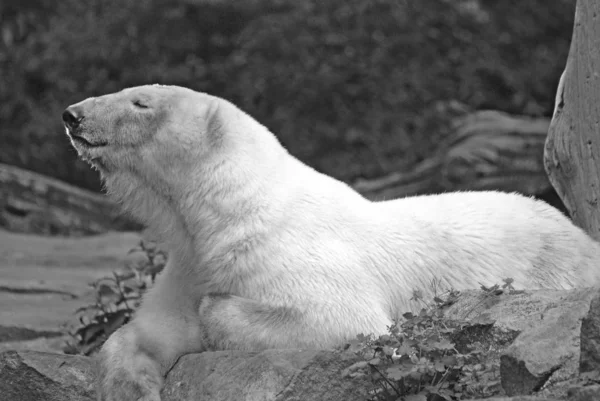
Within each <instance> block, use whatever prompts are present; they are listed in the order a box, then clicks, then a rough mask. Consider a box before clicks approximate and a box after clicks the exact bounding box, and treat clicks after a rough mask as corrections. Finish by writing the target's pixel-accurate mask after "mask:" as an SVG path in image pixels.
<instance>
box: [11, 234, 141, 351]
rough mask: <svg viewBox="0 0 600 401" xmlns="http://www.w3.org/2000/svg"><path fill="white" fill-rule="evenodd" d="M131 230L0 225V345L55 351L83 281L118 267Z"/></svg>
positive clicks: (84, 289) (83, 297) (83, 292)
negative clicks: (31, 231)
mask: <svg viewBox="0 0 600 401" xmlns="http://www.w3.org/2000/svg"><path fill="white" fill-rule="evenodd" d="M139 241H140V235H139V234H137V233H109V234H103V235H98V236H92V237H86V238H79V239H76V238H50V237H38V236H30V235H23V234H14V233H9V232H7V231H4V230H0V277H1V278H2V280H1V281H0V350H6V349H21V350H23V349H29V350H39V351H54V352H57V351H60V350H61V349H62V347H63V346H64V342H65V339H66V337H65V336H64V334H65V327H64V324H65V323H67V322H68V321H72V320H73V318H74V312H75V310H76V309H77V308H79V307H81V306H83V305H86V304H88V303H92V302H93V301H94V293H93V289H92V288H91V287H89V285H88V284H89V283H91V282H93V281H95V280H97V279H99V278H101V277H104V276H110V275H112V271H113V270H116V269H119V268H121V267H123V265H124V261H125V258H126V255H127V252H128V251H129V249H131V248H133V247H135V246H136V244H137V243H138V242H139Z"/></svg>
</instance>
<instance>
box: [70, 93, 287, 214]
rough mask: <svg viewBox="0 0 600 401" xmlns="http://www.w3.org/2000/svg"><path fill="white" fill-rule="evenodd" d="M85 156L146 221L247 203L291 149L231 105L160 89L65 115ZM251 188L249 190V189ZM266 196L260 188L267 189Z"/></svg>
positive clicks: (92, 102)
mask: <svg viewBox="0 0 600 401" xmlns="http://www.w3.org/2000/svg"><path fill="white" fill-rule="evenodd" d="M62 119H63V122H64V125H65V128H66V131H67V135H68V136H69V139H70V140H71V143H72V145H73V146H74V147H75V149H76V150H77V152H78V154H79V155H80V157H81V158H82V159H84V160H86V161H88V162H89V163H90V164H92V165H93V166H94V167H96V168H97V169H98V170H99V171H100V172H101V174H102V177H103V178H104V181H105V184H106V187H107V189H108V192H109V194H111V195H113V197H115V198H116V200H117V201H119V202H120V203H122V204H123V206H124V207H125V209H127V210H129V211H131V212H132V213H134V214H135V215H137V216H138V217H141V218H142V219H143V220H146V221H148V220H152V219H156V217H157V216H158V214H160V213H161V210H162V211H164V210H167V209H182V208H190V206H189V205H191V204H198V203H201V202H205V203H213V204H217V203H218V204H225V203H226V202H227V201H228V200H231V199H234V200H237V201H239V202H243V201H245V200H246V199H244V198H247V196H246V195H236V196H235V197H232V196H230V195H231V193H232V192H233V191H238V192H244V193H247V192H248V191H251V192H256V191H257V190H258V189H257V188H258V187H262V186H263V185H264V181H265V180H267V179H268V177H269V176H272V175H273V172H274V171H277V169H276V168H274V166H276V165H277V164H276V162H275V159H276V158H279V157H280V155H281V154H282V152H285V150H284V149H283V148H282V147H281V146H280V145H279V142H278V141H277V140H276V139H275V136H274V135H273V134H271V133H270V132H269V131H268V130H267V129H266V128H265V127H264V126H262V125H260V124H259V123H258V122H257V121H256V120H254V119H253V118H252V117H250V116H249V115H247V114H245V113H244V112H243V111H241V110H240V109H238V108H237V107H236V106H234V105H233V104H231V103H230V102H228V101H226V100H224V99H221V98H218V97H215V96H211V95H208V94H205V93H200V92H195V91H193V90H190V89H187V88H183V87H177V86H162V85H146V86H139V87H133V88H129V89H125V90H122V91H120V92H117V93H112V94H108V95H104V96H99V97H93V98H88V99H86V100H84V101H82V102H79V103H76V104H73V105H71V106H69V107H68V108H67V109H66V110H65V111H64V112H63V115H62ZM248 188H251V189H248ZM261 190H262V189H261Z"/></svg>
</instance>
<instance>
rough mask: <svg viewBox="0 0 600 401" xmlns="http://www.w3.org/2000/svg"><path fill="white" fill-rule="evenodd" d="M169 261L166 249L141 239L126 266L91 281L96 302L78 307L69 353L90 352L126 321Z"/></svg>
mask: <svg viewBox="0 0 600 401" xmlns="http://www.w3.org/2000/svg"><path fill="white" fill-rule="evenodd" d="M166 261H167V254H166V252H164V251H162V250H160V249H159V248H158V247H157V246H156V244H155V243H154V242H149V241H140V243H139V244H138V245H137V246H136V247H135V248H133V249H131V250H130V251H129V252H128V254H127V258H126V261H125V266H124V267H125V269H124V270H123V271H120V272H116V271H113V275H112V276H109V277H103V278H101V279H99V280H97V281H95V282H93V283H91V284H90V286H91V287H92V288H94V293H95V302H94V303H92V304H90V305H85V306H83V307H81V308H78V309H77V310H76V311H75V314H76V315H77V318H78V322H79V325H78V326H77V327H75V328H74V330H72V331H71V332H70V333H69V334H70V335H71V337H72V340H71V341H70V342H69V343H68V344H67V346H66V348H65V350H64V351H65V352H66V353H71V354H83V355H91V354H93V353H94V352H95V351H97V350H98V349H99V347H100V346H101V345H102V344H103V343H104V341H105V340H106V339H107V338H108V337H109V336H110V335H111V334H112V333H113V332H114V331H115V330H117V329H118V328H119V327H121V326H122V325H124V324H125V323H127V322H128V321H129V320H130V319H131V317H132V316H133V314H134V312H135V310H136V309H137V308H138V307H139V304H140V299H141V297H142V294H143V293H144V292H145V291H146V290H147V289H148V288H149V287H150V286H152V284H153V283H154V280H155V279H156V276H157V274H159V273H160V272H161V271H162V269H163V268H164V266H165V264H166Z"/></svg>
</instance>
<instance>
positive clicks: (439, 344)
mask: <svg viewBox="0 0 600 401" xmlns="http://www.w3.org/2000/svg"><path fill="white" fill-rule="evenodd" d="M431 346H432V347H434V348H437V349H440V350H451V349H454V344H453V343H451V342H450V341H448V340H445V339H444V340H441V341H436V342H434V343H432V344H431Z"/></svg>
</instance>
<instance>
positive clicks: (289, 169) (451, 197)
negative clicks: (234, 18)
mask: <svg viewBox="0 0 600 401" xmlns="http://www.w3.org/2000/svg"><path fill="white" fill-rule="evenodd" d="M139 93H143V94H144V95H145V96H147V97H149V98H151V99H152V102H154V103H153V107H154V108H155V109H156V110H159V109H160V110H164V108H165V107H167V110H168V113H167V114H166V117H165V118H166V119H167V121H168V123H167V124H165V126H164V127H161V128H160V129H157V132H153V133H151V135H150V134H148V133H147V132H146V131H144V132H142V133H139V132H135V129H134V128H130V131H127V130H124V131H123V132H108V131H107V133H106V134H105V135H106V137H107V138H112V139H111V140H113V142H114V143H116V145H115V146H114V147H112V148H111V147H109V148H107V149H79V150H80V152H81V153H82V156H84V157H87V158H94V157H100V158H102V160H104V164H105V167H106V170H105V171H103V175H104V178H105V180H106V186H107V188H108V190H109V193H111V194H112V195H113V196H114V197H115V198H116V199H118V200H119V201H121V202H122V204H123V206H124V207H125V209H127V210H129V211H130V212H132V213H133V214H135V215H136V216H138V217H140V218H142V219H144V221H146V222H147V223H148V224H149V225H150V229H151V231H152V232H153V233H154V234H155V235H157V236H159V237H160V238H162V239H164V240H165V241H167V242H168V243H169V248H170V252H171V253H170V260H169V264H168V266H167V268H166V270H165V272H164V273H162V275H161V277H160V278H159V281H158V283H157V286H156V288H154V289H153V290H152V291H150V292H149V294H147V297H146V299H145V301H144V304H143V306H142V308H141V309H140V311H139V313H138V316H137V317H136V319H135V320H134V324H135V325H137V326H136V327H137V328H138V332H139V333H144V334H143V335H144V336H147V337H152V339H151V340H148V341H147V342H148V343H151V344H157V345H156V348H157V349H158V348H159V345H160V347H162V348H160V349H161V350H162V351H160V352H162V353H163V354H164V355H165V357H164V358H162V359H161V357H157V359H158V360H163V361H168V362H163V363H164V364H165V365H169V363H172V362H173V361H172V359H173V356H174V355H180V354H181V353H185V352H191V351H193V350H200V349H203V346H202V345H201V344H199V340H198V338H200V337H201V336H202V334H201V333H200V331H201V329H198V327H197V326H198V324H199V322H200V323H201V322H203V321H202V320H200V321H198V320H197V316H195V314H196V313H198V312H200V316H203V315H205V314H207V313H209V312H207V311H208V310H209V309H210V308H209V303H208V301H206V303H205V301H203V299H205V298H203V297H204V296H206V295H208V294H211V293H226V294H231V295H235V296H236V297H239V298H235V299H234V300H230V301H226V302H225V301H224V302H222V303H220V304H216V305H217V306H215V308H216V309H215V310H218V311H219V313H218V314H215V316H221V317H220V318H219V317H215V318H214V319H221V320H222V321H223V322H224V323H222V324H223V325H229V326H228V327H230V329H229V330H230V331H231V332H236V330H237V331H240V330H241V331H244V330H247V331H252V330H254V332H253V333H254V334H256V333H259V332H260V333H259V334H256V336H258V338H260V340H256V341H257V343H258V341H262V342H264V346H297V345H309V346H318V347H328V346H333V345H336V344H341V342H342V341H344V340H345V339H348V338H351V337H353V336H355V335H356V334H358V333H360V332H362V333H371V332H373V333H376V334H380V333H383V332H385V331H386V326H388V325H390V324H391V323H392V319H394V318H397V317H398V316H399V315H401V314H402V313H403V312H406V311H409V310H415V309H418V308H420V307H421V306H422V305H421V304H419V303H416V302H414V301H411V300H410V299H411V297H412V295H413V291H414V290H421V291H422V292H423V295H424V297H425V299H428V298H430V297H431V296H432V292H431V288H432V287H431V283H432V280H441V281H442V283H443V284H445V286H446V288H454V289H457V290H461V289H468V288H478V287H479V285H480V284H485V285H494V284H501V283H502V279H504V278H508V277H511V278H513V279H514V285H515V287H517V288H524V289H535V288H555V289H569V288H574V287H584V286H591V285H595V284H598V282H599V277H600V266H598V265H599V261H600V246H599V245H598V244H597V243H596V242H595V241H593V240H592V239H591V238H589V237H588V236H587V235H586V234H585V233H584V232H583V231H582V230H580V229H579V228H577V227H575V226H574V225H573V224H572V223H571V222H570V220H569V219H567V218H566V217H564V216H563V215H562V214H561V213H560V212H559V211H557V210H556V209H554V208H552V207H551V206H549V205H547V204H545V203H543V202H541V201H537V200H534V199H531V198H527V197H524V196H521V195H517V194H505V193H499V192H462V193H448V194H443V195H436V196H419V197H411V198H405V199H398V200H390V201H385V202H370V201H368V200H366V199H365V198H363V197H362V196H360V195H359V194H358V193H356V192H355V191H354V190H352V189H351V188H350V187H348V186H347V185H345V184H344V183H342V182H340V181H337V180H335V179H333V178H331V177H328V176H326V175H324V174H320V173H318V172H317V171H315V170H313V169H312V168H310V167H308V166H306V165H304V164H303V163H301V162H300V161H298V160H297V159H295V158H294V157H292V156H291V155H290V154H289V153H288V152H287V151H286V150H285V149H284V148H283V147H282V146H281V145H280V144H279V142H278V141H277V140H276V138H275V136H274V135H273V134H271V133H270V132H269V131H268V130H267V129H266V128H265V127H263V126H262V125H260V124H259V123H257V122H256V121H255V120H254V119H252V118H251V117H250V116H248V115H247V114H245V113H243V112H242V111H240V110H239V109H238V108H237V107H235V106H234V105H232V104H231V103H229V102H227V101H225V100H222V99H219V98H215V97H212V96H209V95H206V94H200V93H196V92H193V91H190V90H187V89H183V88H177V87H153V86H146V87H140V88H133V89H129V90H127V91H124V92H120V93H117V94H114V95H108V96H107V97H105V103H106V102H108V103H109V104H111V108H110V111H106V110H105V109H102V106H101V105H95V104H92V103H93V102H94V100H93V99H92V100H86V101H85V102H82V103H81V104H80V105H82V106H81V107H87V108H88V109H89V110H88V112H89V113H90V116H91V115H94V116H96V117H95V118H96V119H97V120H98V121H104V120H106V119H114V117H115V116H114V114H115V113H117V114H118V113H125V111H123V110H124V109H123V108H124V107H128V106H123V105H122V104H121V102H122V99H123V98H125V99H130V98H131V97H132V96H137V95H138V94H139ZM86 102H87V103H86ZM90 102H92V103H90ZM102 104H104V103H102ZM92 106H93V107H92ZM144 112H146V111H144ZM94 113H96V114H94ZM103 113H108V114H110V116H108V115H104V114H103ZM126 113H129V114H131V115H132V117H131V118H139V119H141V118H145V117H143V116H141V117H140V116H138V115H137V114H135V113H137V111H135V110H134V111H131V110H129V109H127V111H126ZM89 119H90V120H93V118H92V117H90V118H89ZM103 119H104V120H103ZM136 121H137V120H136ZM140 121H141V120H140ZM109 131H110V130H109ZM96 133H97V132H96ZM144 135H150V136H149V137H148V138H149V139H147V140H144V141H142V142H143V143H142V142H140V144H139V146H136V147H133V148H131V147H130V148H127V150H122V149H120V147H119V146H118V142H119V141H121V140H123V141H124V140H125V139H122V138H127V137H128V136H131V137H135V138H137V137H140V138H142V137H144ZM119 138H121V139H119ZM144 138H145V137H144ZM244 299H245V300H249V302H255V301H256V302H257V303H258V304H260V305H265V306H268V307H273V308H276V307H290V308H293V310H295V311H297V312H298V313H299V316H301V319H297V321H296V320H293V321H290V322H288V323H285V324H284V325H283V326H282V327H283V329H281V330H280V331H277V330H276V329H275V327H273V328H269V327H268V325H267V326H264V327H263V326H261V325H260V324H259V323H252V322H255V320H253V317H252V316H251V314H250V315H249V314H248V313H246V312H245V311H247V310H249V309H248V308H245V309H244V307H243V304H244V302H245V301H244ZM210 305H212V304H210ZM211 307H212V306H211ZM198 308H199V309H198ZM250 308H251V307H250ZM226 320H229V323H226V322H225V321H226ZM210 321H211V322H213V320H210ZM204 322H205V321H204ZM215 322H216V321H215ZM215 324H216V325H218V324H219V323H218V322H217V323H215ZM253 325H254V326H253ZM286 325H287V326H286ZM250 326H253V327H254V328H252V327H250ZM273 326H274V325H273ZM204 329H206V328H204ZM286 329H287V330H286ZM199 330H200V331H199ZM206 330H212V329H211V328H210V327H209V328H208V329H206ZM214 330H217V329H214ZM270 330H271V331H270ZM215 335H216V334H215ZM232 335H233V334H232ZM139 336H142V334H138V337H139ZM114 341H115V342H116V341H117V340H114ZM243 341H244V340H243V339H242V340H239V341H238V342H235V341H233V340H232V342H231V343H232V344H236V345H233V346H236V347H241V348H243V347H244V344H243ZM248 342H249V343H250V340H248ZM109 347H110V346H107V350H106V351H105V353H106V354H114V352H111V350H110V348H109ZM157 352H158V351H157ZM113 356H114V355H113ZM107 391H108V390H107ZM115 399H117V398H115Z"/></svg>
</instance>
